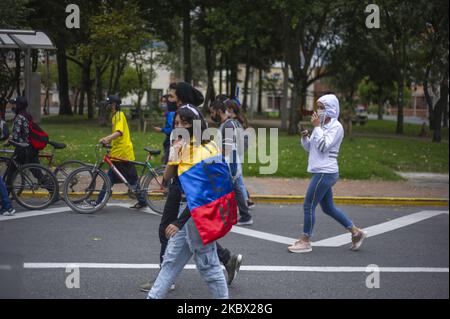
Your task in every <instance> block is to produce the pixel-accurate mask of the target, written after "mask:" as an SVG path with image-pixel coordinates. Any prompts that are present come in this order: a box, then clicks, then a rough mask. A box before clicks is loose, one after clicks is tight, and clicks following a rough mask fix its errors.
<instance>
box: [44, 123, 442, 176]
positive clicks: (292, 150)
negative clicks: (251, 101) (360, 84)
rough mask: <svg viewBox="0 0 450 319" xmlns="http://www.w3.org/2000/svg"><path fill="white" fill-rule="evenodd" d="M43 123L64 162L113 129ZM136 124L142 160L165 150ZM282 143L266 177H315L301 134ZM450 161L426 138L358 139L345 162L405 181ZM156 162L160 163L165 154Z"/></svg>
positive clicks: (88, 155) (354, 172) (348, 146)
mask: <svg viewBox="0 0 450 319" xmlns="http://www.w3.org/2000/svg"><path fill="white" fill-rule="evenodd" d="M372 122H376V121H372ZM369 123H370V122H369ZM369 123H368V124H369ZM374 125H375V123H374ZM383 125H384V124H383ZM375 126H376V125H375ZM379 126H382V125H381V124H380V125H379ZM379 126H376V127H379ZM42 127H43V128H44V130H46V131H47V132H48V134H49V135H50V138H51V140H55V141H57V142H64V143H66V144H67V145H68V147H67V148H66V149H65V150H61V151H57V161H58V162H61V161H64V160H68V159H79V160H83V161H87V162H93V161H95V156H94V155H95V154H94V146H95V145H96V143H97V142H98V140H99V139H100V138H101V137H103V136H106V135H108V134H110V132H111V129H110V128H109V127H99V126H98V124H96V123H95V122H88V121H86V120H84V119H81V118H75V119H74V118H65V117H59V116H58V117H53V118H47V119H44V121H43V123H42ZM130 127H131V130H132V132H131V134H132V139H133V143H134V150H135V153H136V159H137V160H139V161H144V160H145V156H146V152H145V151H144V150H143V148H144V147H145V146H151V147H153V148H157V149H162V142H163V139H164V135H163V134H158V133H154V132H153V131H151V132H147V133H140V132H137V127H136V126H135V125H133V124H131V125H130ZM394 130H395V123H394ZM447 134H448V131H447ZM413 135H414V134H413ZM447 136H448V135H447ZM394 137H395V136H394ZM278 143H279V149H278V150H279V156H278V171H277V172H276V173H275V174H274V175H264V176H278V177H299V178H307V177H309V174H308V173H307V172H306V168H307V153H306V152H305V151H304V150H303V149H302V148H301V147H300V146H299V138H298V137H296V136H288V135H287V134H285V133H281V132H280V133H279V140H278ZM448 159H449V150H448V142H444V143H442V144H436V143H431V142H430V141H429V140H426V139H425V140H419V139H408V138H399V139H396V138H374V137H354V138H353V139H348V138H346V139H345V140H344V143H343V144H342V146H341V152H340V156H339V164H340V170H341V177H342V178H348V179H382V180H400V179H401V177H399V176H398V175H396V174H395V171H417V172H438V173H448ZM154 164H160V161H159V158H158V159H156V160H155V161H154ZM264 166H265V165H264ZM244 173H245V175H246V176H260V174H259V164H245V165H244Z"/></svg>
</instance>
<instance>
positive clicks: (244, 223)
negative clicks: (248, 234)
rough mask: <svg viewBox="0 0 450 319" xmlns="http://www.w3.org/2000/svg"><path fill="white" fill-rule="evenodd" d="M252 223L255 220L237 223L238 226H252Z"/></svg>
mask: <svg viewBox="0 0 450 319" xmlns="http://www.w3.org/2000/svg"><path fill="white" fill-rule="evenodd" d="M251 225H253V222H243V223H237V224H236V226H251Z"/></svg>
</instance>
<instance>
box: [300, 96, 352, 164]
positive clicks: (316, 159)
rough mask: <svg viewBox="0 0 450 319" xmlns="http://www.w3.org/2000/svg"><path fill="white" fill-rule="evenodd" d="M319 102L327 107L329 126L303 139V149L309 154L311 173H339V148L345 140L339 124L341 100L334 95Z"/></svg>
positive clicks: (314, 131) (316, 130)
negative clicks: (329, 119)
mask: <svg viewBox="0 0 450 319" xmlns="http://www.w3.org/2000/svg"><path fill="white" fill-rule="evenodd" d="M318 102H321V103H322V104H323V105H324V106H325V114H326V117H329V118H331V121H330V122H329V123H328V124H325V125H323V126H319V127H316V128H314V130H313V132H312V134H311V136H310V137H306V138H302V139H301V144H302V146H303V148H304V149H305V150H306V151H307V152H309V158H308V172H309V173H338V172H339V166H338V161H337V158H338V155H339V148H340V146H341V143H342V139H343V138H344V129H343V127H342V125H341V123H339V121H338V118H339V100H338V99H337V97H336V96H335V95H334V94H327V95H324V96H322V97H321V98H320V99H319V100H318Z"/></svg>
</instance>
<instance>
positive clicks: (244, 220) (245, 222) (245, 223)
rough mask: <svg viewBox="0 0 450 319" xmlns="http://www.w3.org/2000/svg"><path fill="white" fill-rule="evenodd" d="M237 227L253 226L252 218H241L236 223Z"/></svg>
mask: <svg viewBox="0 0 450 319" xmlns="http://www.w3.org/2000/svg"><path fill="white" fill-rule="evenodd" d="M236 225H237V226H250V225H253V218H251V217H246V218H244V217H241V218H239V220H238V221H237V223H236Z"/></svg>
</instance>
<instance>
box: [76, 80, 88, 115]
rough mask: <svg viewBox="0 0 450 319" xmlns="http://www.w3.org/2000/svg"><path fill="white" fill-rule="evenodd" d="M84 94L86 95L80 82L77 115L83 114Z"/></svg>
mask: <svg viewBox="0 0 450 319" xmlns="http://www.w3.org/2000/svg"><path fill="white" fill-rule="evenodd" d="M85 96H86V91H85V88H84V85H83V84H81V91H80V99H79V100H78V115H83V114H84V100H85Z"/></svg>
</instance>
